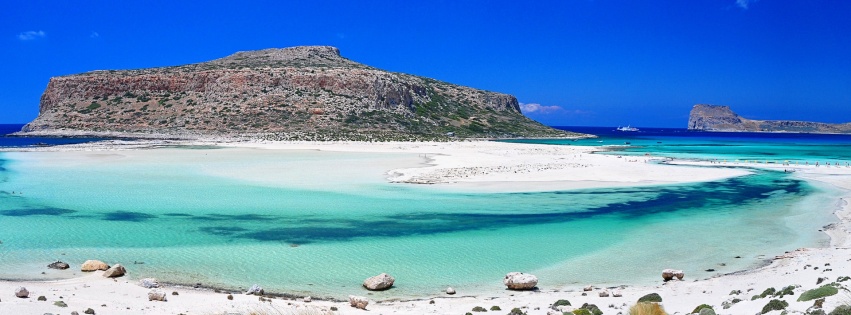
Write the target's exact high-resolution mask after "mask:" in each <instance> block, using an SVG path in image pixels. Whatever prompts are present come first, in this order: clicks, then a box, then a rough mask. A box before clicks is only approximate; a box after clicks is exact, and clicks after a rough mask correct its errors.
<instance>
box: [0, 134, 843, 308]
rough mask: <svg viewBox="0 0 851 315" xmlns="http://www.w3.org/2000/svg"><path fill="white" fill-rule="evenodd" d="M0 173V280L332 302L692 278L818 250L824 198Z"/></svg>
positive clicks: (385, 162) (347, 165) (71, 162)
mask: <svg viewBox="0 0 851 315" xmlns="http://www.w3.org/2000/svg"><path fill="white" fill-rule="evenodd" d="M0 159H2V164H0V166H2V167H3V168H2V172H1V173H0V180H2V183H0V226H2V229H0V240H2V241H3V244H2V245H0V264H2V266H3V268H0V270H2V271H0V277H2V278H14V279H20V278H42V279H45V278H46V279H49V278H61V277H69V276H73V274H72V273H69V272H60V271H52V270H46V269H45V268H42V266H45V265H46V264H47V263H49V262H51V261H53V260H56V259H61V260H63V261H67V262H71V263H72V264H79V263H80V262H82V261H84V260H86V259H101V260H104V261H107V262H110V263H115V262H120V263H123V264H125V265H128V269H129V270H130V277H133V278H141V277H157V278H159V279H161V281H166V282H172V283H183V284H194V283H202V284H203V285H205V286H215V287H224V288H229V289H236V288H239V287H242V288H246V287H248V286H250V285H251V284H254V283H258V284H261V285H262V286H263V287H264V288H266V289H267V291H273V292H274V291H277V292H287V293H293V294H309V295H313V296H326V297H336V298H342V297H344V296H346V295H348V294H352V293H359V292H360V293H363V292H362V290H363V289H362V288H360V283H361V281H362V280H363V279H364V278H366V277H368V276H372V275H375V274H378V273H380V272H388V273H390V274H392V275H394V276H395V277H397V283H396V288H395V289H393V290H390V291H386V292H380V293H376V294H375V295H374V297H376V298H389V297H403V298H404V297H418V296H423V295H428V294H434V293H437V292H439V291H440V290H442V289H443V288H445V287H446V286H449V285H451V286H453V287H456V288H458V289H459V291H460V292H462V294H470V293H484V292H498V291H500V290H502V288H503V287H502V284H501V279H502V276H503V275H504V274H505V273H506V272H509V271H525V272H532V273H535V274H536V275H538V276H539V277H540V278H541V282H540V285H539V286H540V287H541V288H543V289H554V288H558V287H561V286H564V285H586V284H589V283H593V284H595V285H620V284H649V283H656V282H658V278H659V270H661V269H663V268H680V269H684V270H685V271H686V273H687V274H688V277H689V278H692V279H694V278H702V277H708V276H711V275H714V274H716V273H726V272H733V271H737V270H742V269H746V268H749V267H753V266H755V265H758V264H760V263H761V262H762V261H763V260H764V259H766V258H769V257H772V256H773V255H776V254H780V253H782V252H783V251H785V250H790V249H794V248H798V247H805V246H814V245H819V244H823V243H824V242H826V240H827V237H826V236H825V235H824V234H822V233H819V232H818V231H817V230H818V229H819V228H820V227H821V226H822V225H824V224H826V223H828V222H830V221H831V220H833V217H832V215H831V214H830V212H831V211H830V210H832V208H833V206H834V205H833V203H834V202H835V200H836V195H835V194H836V192H835V191H832V190H830V189H827V188H824V187H817V186H813V185H812V184H809V183H806V182H803V181H800V180H796V179H793V178H790V177H788V176H787V175H786V174H784V173H782V172H779V173H778V172H767V171H758V172H756V173H755V174H754V175H751V176H745V177H740V178H734V179H728V180H723V181H717V182H710V183H697V184H683V185H669V186H653V187H639V188H616V189H589V190H575V191H557V192H538V193H460V192H451V191H443V190H440V189H435V188H432V187H428V186H416V185H405V184H390V183H386V182H385V180H384V179H383V176H384V175H383V173H384V172H386V171H387V170H389V168H397V167H405V166H415V165H416V164H417V163H420V162H421V160H420V158H419V157H418V156H415V155H405V154H397V155H387V154H372V153H330V152H317V151H288V152H280V151H272V150H243V149H206V150H197V149H193V150H189V149H173V148H171V149H158V150H144V151H132V152H116V153H72V152H19V153H2V155H0ZM671 167H676V166H671ZM800 217H806V218H807V219H806V220H800V219H798V218H800ZM734 256H742V258H740V259H736V258H733V257H734ZM133 262H144V264H133ZM720 263H725V264H726V266H723V267H722V266H720V265H719V264H720ZM34 266H38V267H34ZM710 268H712V269H716V270H717V272H705V271H704V270H705V269H710ZM42 271H47V273H46V274H45V275H41V274H40V273H41V272H42ZM603 271H605V272H603Z"/></svg>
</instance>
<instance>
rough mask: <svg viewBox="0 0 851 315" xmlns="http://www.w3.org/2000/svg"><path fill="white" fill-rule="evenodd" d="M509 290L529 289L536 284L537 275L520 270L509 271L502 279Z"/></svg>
mask: <svg viewBox="0 0 851 315" xmlns="http://www.w3.org/2000/svg"><path fill="white" fill-rule="evenodd" d="M502 283H504V284H505V286H506V287H508V288H509V289H511V290H531V289H533V288H535V286H537V285H538V277H536V276H534V275H531V274H528V273H522V272H509V273H508V274H506V275H505V278H504V279H503V280H502Z"/></svg>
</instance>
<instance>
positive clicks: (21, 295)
mask: <svg viewBox="0 0 851 315" xmlns="http://www.w3.org/2000/svg"><path fill="white" fill-rule="evenodd" d="M15 296H17V297H19V298H22V299H23V298H26V297H29V296H30V291H27V288H24V287H18V289H16V290H15Z"/></svg>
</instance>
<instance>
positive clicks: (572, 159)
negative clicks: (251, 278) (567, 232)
mask: <svg viewBox="0 0 851 315" xmlns="http://www.w3.org/2000/svg"><path fill="white" fill-rule="evenodd" d="M196 144H206V143H196ZM221 145H222V146H228V147H236V148H243V149H246V150H249V149H250V150H254V149H263V150H322V151H329V152H372V153H388V154H405V153H407V154H411V155H416V156H417V157H419V158H421V159H422V161H426V163H427V164H426V165H422V166H420V167H414V168H410V167H403V168H394V167H397V166H395V165H387V166H385V169H388V168H391V169H388V171H387V173H385V174H382V176H384V177H386V179H387V180H389V181H392V182H399V183H410V184H430V185H433V186H434V187H435V188H437V189H458V190H473V191H495V192H506V191H540V190H565V189H581V188H597V187H619V186H635V185H659V184H673V183H683V182H702V181H711V180H718V179H723V178H729V177H733V176H741V175H745V174H748V172H747V171H746V170H743V169H734V168H719V167H705V166H707V165H709V166H712V165H713V164H709V163H699V162H684V163H678V164H683V165H664V164H657V163H650V162H649V161H650V160H651V159H653V158H654V157H651V156H646V157H627V156H624V157H618V156H614V155H600V154H592V153H591V152H592V151H594V150H599V148H591V147H574V146H548V145H533V144H513V143H500V142H452V143H330V142H329V143H306V142H299V143H248V142H246V143H229V144H221ZM127 148H130V149H134V150H129V151H128V150H125V149H127ZM135 149H138V147H135V146H133V147H128V146H120V145H103V144H98V145H88V146H76V147H74V146H72V147H67V148H65V150H69V152H71V151H74V152H78V153H77V154H72V156H73V157H72V159H73V158H81V159H88V158H95V155H92V154H90V153H91V152H92V151H108V150H123V151H121V152H117V154H120V155H134V154H150V152H149V151H146V150H135ZM97 153H98V154H100V153H104V152H97ZM101 157H102V156H101ZM688 164H700V166H702V167H694V166H691V165H688ZM751 166H753V167H769V168H779V169H783V168H784V166H782V165H751ZM338 167H340V168H344V167H345V165H340V166H338ZM786 168H790V169H791V168H792V167H789V166H787V167H786ZM795 171H796V172H795V176H798V177H800V178H802V179H806V180H811V181H820V182H824V183H826V184H830V185H834V186H836V187H838V188H841V189H844V190H845V191H846V194H845V196H844V197H843V199H841V200H837V201H836V209H835V210H836V215H837V223H836V224H833V225H831V226H830V228H829V229H827V231H826V232H827V234H828V235H829V236H830V237H831V244H830V247H827V248H815V249H794V248H790V249H789V251H790V252H787V253H785V254H784V253H777V254H778V257H776V258H775V259H774V260H773V261H772V262H771V263H770V264H769V265H768V266H765V267H761V268H759V269H756V270H752V271H748V272H743V273H737V274H732V275H724V276H719V277H714V278H711V279H694V278H692V277H689V275H688V274H687V275H686V277H685V280H684V281H676V280H674V281H671V282H668V283H665V284H663V283H662V281H661V280H662V279H661V276H660V278H659V285H657V286H626V287H619V288H595V289H594V290H593V291H590V292H584V291H583V288H582V287H584V286H586V285H590V286H594V285H595V284H594V283H587V284H584V285H583V286H577V287H552V288H550V287H540V288H539V289H540V290H539V291H534V292H515V291H498V292H493V293H492V294H487V295H478V296H469V295H465V292H464V288H455V289H456V290H458V294H457V295H454V296H448V295H445V294H441V293H440V292H435V294H434V295H433V296H424V297H423V298H422V299H421V300H416V301H381V302H375V301H373V302H372V303H371V304H370V305H369V306H368V307H367V309H368V311H363V310H358V309H355V308H352V307H350V306H349V305H348V303H346V302H339V301H337V302H335V301H315V300H314V301H312V302H303V301H302V300H301V299H295V300H291V299H283V298H270V299H269V300H268V301H260V300H259V298H258V297H256V296H247V295H243V294H241V293H239V292H236V293H233V294H232V295H233V300H228V299H227V298H226V297H227V295H228V293H225V292H213V291H211V290H204V289H193V288H184V287H164V288H162V290H163V291H165V292H166V293H167V294H168V301H167V302H155V301H148V299H147V293H148V291H149V289H145V288H143V287H141V286H139V285H137V282H136V281H133V280H131V279H133V278H132V275H133V270H132V264H131V265H130V266H129V267H128V268H129V269H128V271H129V273H130V274H131V277H122V278H118V279H117V280H113V279H107V278H104V277H102V276H101V275H100V272H96V273H92V274H85V273H81V272H79V271H72V270H68V272H74V273H75V274H77V275H79V277H75V278H72V279H68V280H59V281H39V282H29V281H0V314H45V313H53V314H69V313H71V312H72V311H77V312H79V313H80V314H83V311H84V310H86V309H87V308H92V309H93V310H94V311H95V312H96V314H251V313H252V312H255V313H257V314H325V313H330V314H464V313H466V312H470V311H471V310H472V309H473V307H475V306H482V307H485V308H487V309H490V308H491V306H494V305H497V306H499V307H500V308H501V309H502V311H498V312H494V311H491V312H489V313H495V314H504V313H508V311H509V310H511V309H512V308H515V307H518V308H521V309H523V311H525V312H527V313H528V314H530V315H532V314H548V312H550V309H549V306H550V304H552V303H553V302H555V301H556V300H559V299H567V300H569V301H570V302H571V303H572V304H573V305H574V306H577V307H578V306H581V305H582V304H583V303H593V304H596V305H597V306H598V307H600V308H601V309H602V310H603V312H604V314H619V313H621V314H626V313H628V308H629V306H631V305H633V304H634V303H635V301H636V300H637V299H638V298H639V297H641V296H643V295H645V294H647V293H651V292H655V293H658V294H660V295H661V296H662V298H663V303H662V305H663V306H664V307H665V309H666V310H667V311H668V312H669V313H671V314H687V313H689V312H691V311H692V310H693V309H694V308H695V307H696V306H697V305H700V304H709V305H712V306H714V307H715V310H716V312H717V313H718V314H755V313H758V312H759V311H760V310H761V309H762V307H763V305H765V304H766V302H767V301H768V300H770V298H763V299H758V300H755V301H751V296H753V295H756V294H759V293H760V292H762V291H763V290H764V289H766V288H768V287H774V288H777V289H780V288H782V287H785V286H788V285H797V286H799V287H798V288H796V289H795V293H796V295H795V296H791V297H788V296H787V297H786V298H785V300H786V301H788V302H789V304H790V306H789V307H788V309H790V310H796V311H801V312H803V311H805V310H807V308H809V307H810V306H812V304H813V302H812V301H808V302H796V301H795V299H796V298H797V296H798V295H800V293H802V292H804V291H805V290H808V289H812V288H816V287H818V285H816V281H817V279H818V278H819V277H827V278H828V279H829V280H827V281H826V282H827V283H829V282H832V281H836V280H837V278H838V277H839V276H849V275H851V272H849V271H851V261H849V260H851V248H849V246H851V245H849V244H851V239H849V237H848V233H849V231H851V205H849V200H851V168H846V167H818V168H816V167H814V166H798V167H795ZM245 174H246V173H243V174H241V175H239V174H228V173H222V174H221V175H222V176H238V175H239V176H246V175H245ZM247 174H251V175H250V176H253V177H257V178H255V180H257V181H264V182H267V181H268V182H272V183H273V184H274V182H275V181H277V180H280V181H286V179H276V178H275V177H274V176H271V175H263V174H262V173H261V172H249V173H247ZM92 259H97V257H92ZM69 263H72V266H79V264H80V263H82V262H69ZM107 263H113V264H114V263H123V264H128V262H107ZM676 267H677V266H671V268H676ZM33 268H36V269H38V268H46V266H33ZM510 271H515V270H506V272H510ZM518 271H522V270H518ZM660 275H661V270H660ZM501 280H502V279H494V281H495V282H500V281H501ZM160 281H163V282H168V279H160ZM849 283H851V282H849ZM261 285H262V284H261ZM20 286H24V287H26V288H27V289H28V290H29V291H30V297H29V298H26V299H21V298H16V297H15V296H14V290H15V289H16V288H17V287H20ZM615 290H617V291H620V292H621V293H622V295H623V296H622V297H600V296H599V292H601V291H608V292H614V291H615ZM733 290H741V292H742V293H741V294H740V295H730V293H731V291H733ZM172 292H177V293H178V295H171V294H172ZM345 293H346V294H355V295H364V296H367V297H368V296H369V295H367V292H366V291H364V290H361V291H358V292H345ZM583 294H586V295H583ZM39 296H45V298H46V301H38V300H37V297H39ZM734 298H738V299H741V300H742V301H741V302H738V303H735V304H731V306H730V308H728V309H724V308H723V306H722V304H724V303H725V302H731V301H732V300H733V299H734ZM59 300H61V301H64V302H65V303H66V304H67V305H68V307H67V308H64V307H59V306H55V305H54V304H53V303H54V301H59ZM432 301H433V303H432ZM849 301H851V295H848V293H845V292H840V294H838V295H836V296H833V297H829V298H827V301H826V302H825V309H826V310H828V311H829V310H831V309H833V307H834V306H836V305H838V304H840V303H847V302H849ZM332 307H333V308H336V311H332ZM774 313H777V314H779V312H774ZM774 313H772V314H774Z"/></svg>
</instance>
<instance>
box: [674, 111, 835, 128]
mask: <svg viewBox="0 0 851 315" xmlns="http://www.w3.org/2000/svg"><path fill="white" fill-rule="evenodd" d="M688 129H689V130H704V131H749V132H798V133H851V123H844V124H828V123H820V122H809V121H794V120H752V119H747V118H744V117H742V116H739V115H737V114H736V113H734V112H733V111H732V110H730V107H729V106H721V105H706V104H697V105H694V107H693V108H692V109H691V113H690V114H689V117H688Z"/></svg>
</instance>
